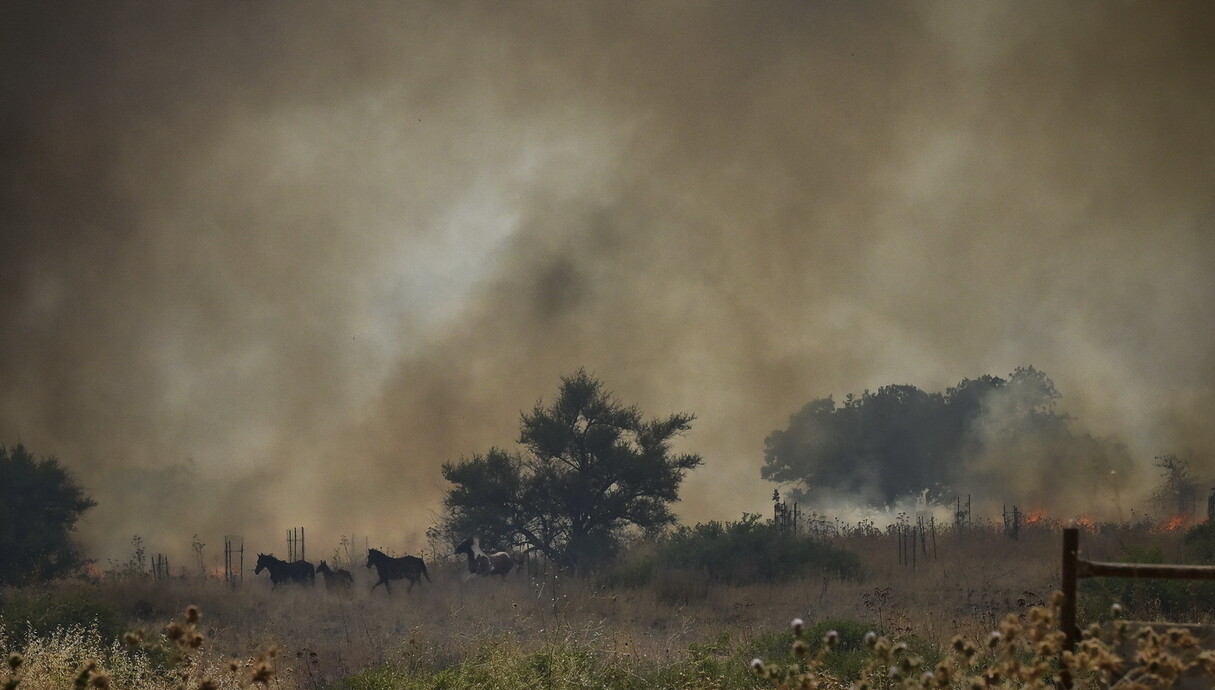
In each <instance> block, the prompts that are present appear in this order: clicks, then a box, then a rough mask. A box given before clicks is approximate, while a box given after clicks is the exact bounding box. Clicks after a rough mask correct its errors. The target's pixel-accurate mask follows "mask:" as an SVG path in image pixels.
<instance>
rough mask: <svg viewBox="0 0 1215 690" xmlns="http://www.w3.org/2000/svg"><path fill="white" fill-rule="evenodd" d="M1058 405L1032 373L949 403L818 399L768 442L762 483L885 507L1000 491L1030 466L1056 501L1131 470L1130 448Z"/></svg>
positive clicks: (920, 396)
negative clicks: (965, 488)
mask: <svg viewBox="0 0 1215 690" xmlns="http://www.w3.org/2000/svg"><path fill="white" fill-rule="evenodd" d="M1058 398H1059V392H1058V391H1057V390H1056V388H1055V384H1054V382H1052V381H1051V380H1050V378H1049V377H1047V376H1046V374H1044V373H1043V372H1041V371H1038V370H1037V369H1034V368H1033V367H1025V368H1018V369H1016V370H1015V371H1014V372H1013V373H1012V374H1011V375H1010V376H1009V377H1008V378H1007V379H1004V378H1000V377H996V376H982V377H980V378H977V379H965V380H963V381H961V382H960V383H959V384H958V385H957V386H954V387H951V388H948V389H947V390H946V391H945V393H943V394H942V393H926V392H924V391H921V390H919V389H918V388H916V387H914V386H907V385H891V386H883V387H881V388H879V389H878V390H877V392H870V391H865V392H864V393H862V394H861V395H859V396H854V395H851V394H849V395H848V396H847V397H846V398H845V400H844V402H843V404H842V405H837V404H836V402H835V401H834V400H833V399H832V398H831V397H827V398H822V399H819V400H814V401H812V402H810V403H809V404H808V405H806V406H805V407H804V408H802V410H801V411H799V412H798V413H797V414H795V415H793V416H792V417H790V419H789V426H788V427H787V428H786V429H782V430H777V431H773V432H772V433H771V434H769V435H768V437H767V438H766V439H765V446H764V465H763V467H762V468H761V476H763V477H764V478H765V479H768V480H771V481H774V482H782V483H791V484H792V485H793V486H794V487H795V489H794V492H793V493H794V496H795V498H799V499H801V498H808V499H813V498H815V497H816V496H820V495H823V494H827V493H835V494H846V495H848V496H852V497H858V498H860V499H861V500H862V501H864V502H866V503H868V504H870V505H874V506H882V505H888V504H889V503H890V502H892V501H894V500H896V499H897V498H899V497H902V496H906V495H909V494H914V493H918V492H920V491H923V490H925V489H928V490H930V492H936V493H944V492H946V491H949V490H951V489H954V488H956V487H957V486H958V485H959V484H960V483H967V484H968V485H978V486H1001V478H1002V477H1003V478H1006V477H1008V476H1009V475H1010V474H1011V473H1013V472H1014V470H1015V469H1016V468H1027V467H1031V466H1032V467H1033V468H1035V469H1036V470H1048V471H1049V475H1048V476H1049V481H1048V483H1046V484H1044V485H1043V486H1042V487H1034V488H1035V489H1039V488H1040V489H1041V491H1039V492H1038V493H1039V494H1041V493H1042V492H1047V493H1049V492H1050V491H1051V490H1052V486H1051V483H1052V482H1053V484H1054V490H1057V487H1058V486H1060V485H1062V484H1064V483H1066V482H1067V481H1070V480H1079V479H1080V477H1081V476H1082V475H1083V476H1087V477H1089V478H1091V477H1093V476H1098V475H1099V474H1100V472H1098V471H1097V470H1098V469H1104V470H1105V471H1106V474H1107V475H1108V470H1109V469H1112V468H1116V469H1123V468H1125V466H1127V465H1128V464H1129V459H1128V458H1127V457H1126V453H1125V449H1124V448H1122V447H1120V446H1118V445H1117V444H1113V443H1111V442H1109V441H1104V440H1100V439H1095V438H1093V437H1091V436H1089V435H1087V434H1083V433H1076V432H1073V431H1072V429H1071V427H1070V422H1071V420H1070V418H1068V417H1067V416H1066V415H1063V414H1060V413H1058V412H1056V411H1055V409H1054V406H1055V401H1056V400H1057V399H1058ZM1086 473H1087V474H1086ZM1026 481H1028V480H1026ZM1088 483H1089V484H1091V481H1090V482H1088ZM1002 488H1003V487H1002Z"/></svg>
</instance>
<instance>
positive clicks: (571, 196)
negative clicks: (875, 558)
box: [0, 2, 1215, 564]
mask: <svg viewBox="0 0 1215 690" xmlns="http://www.w3.org/2000/svg"><path fill="white" fill-rule="evenodd" d="M0 15H3V21H0V27H3V28H0V34H2V36H0V37H2V39H3V40H0V53H2V55H3V64H4V65H5V67H4V69H3V71H2V72H0V85H2V86H0V348H2V349H0V443H3V444H5V445H8V446H10V447H11V446H13V445H14V444H17V443H20V444H23V445H25V446H26V447H27V448H29V449H30V450H31V451H32V452H34V453H36V454H37V455H39V456H52V455H53V456H55V457H57V458H58V459H59V460H60V461H61V463H62V464H63V465H64V466H65V467H66V468H68V469H69V470H70V471H71V472H72V473H73V475H74V476H75V477H76V478H78V480H79V482H80V484H81V486H83V487H84V489H85V490H86V491H87V492H88V494H89V495H90V496H92V497H93V498H95V499H96V501H97V507H96V508H95V509H94V510H92V511H90V512H89V513H88V515H86V516H85V518H84V519H83V520H82V521H81V523H80V524H79V525H78V529H79V536H80V538H81V539H82V540H83V541H84V543H85V545H86V551H87V555H89V556H90V557H92V558H95V559H98V560H99V561H100V562H101V563H102V564H104V563H105V561H106V559H120V558H122V557H124V555H125V554H126V553H128V552H129V550H130V542H131V538H132V536H133V535H140V536H141V537H142V538H143V539H144V540H145V543H146V544H147V547H148V548H149V549H150V550H152V551H163V552H166V553H176V554H182V553H188V548H189V544H190V543H191V540H192V539H193V538H195V536H194V535H198V536H197V539H199V540H202V541H205V542H207V543H209V544H211V545H212V546H209V547H208V549H209V553H215V551H213V550H211V549H215V548H219V547H218V544H219V543H220V540H221V539H222V538H223V535H243V537H244V540H245V543H246V544H247V545H248V548H249V549H251V550H264V551H269V550H272V549H274V548H278V549H279V550H280V551H282V550H283V539H284V533H285V531H286V530H288V529H290V528H293V527H296V526H302V527H305V528H306V529H307V531H308V532H307V534H308V537H307V538H308V548H309V551H310V552H315V553H319V554H321V555H322V556H323V555H324V552H325V551H326V550H328V549H331V548H332V547H333V546H334V545H336V544H337V542H338V539H339V538H340V537H342V536H353V537H354V538H355V539H356V540H357V542H358V545H359V546H360V547H361V546H363V544H364V543H368V544H370V545H372V546H377V545H379V546H384V547H388V548H391V549H394V550H396V551H397V552H401V551H409V550H416V549H417V548H419V547H420V546H422V545H423V544H424V543H425V539H426V537H425V530H426V529H427V528H428V527H429V526H431V525H433V524H435V521H436V519H437V518H438V517H439V515H440V513H441V511H442V508H443V496H444V493H445V492H446V490H447V488H448V485H447V484H446V482H445V481H444V479H443V476H442V474H441V473H440V467H441V465H442V464H443V463H444V462H454V461H458V460H459V459H461V458H466V457H471V456H473V455H475V454H478V453H483V452H485V451H486V450H487V449H489V448H491V447H506V448H512V447H514V444H515V443H516V441H517V440H518V438H519V421H520V415H521V413H522V412H524V411H526V410H529V409H531V408H533V406H535V405H536V403H537V402H538V401H549V400H551V399H552V398H553V397H554V396H555V395H556V394H557V390H558V386H559V385H560V383H561V377H562V376H567V375H569V374H571V373H573V372H576V371H579V370H580V369H585V371H587V372H589V373H591V374H592V375H593V376H595V377H596V378H597V379H598V380H601V381H602V382H603V384H604V386H605V388H606V389H607V390H609V391H610V392H611V393H612V394H613V395H614V396H615V397H616V399H618V400H620V401H622V402H623V403H625V404H629V405H633V404H635V405H637V407H638V408H639V409H640V410H641V411H642V412H643V413H644V414H646V415H647V416H663V415H668V414H671V413H675V412H686V413H690V414H693V415H695V421H694V422H693V423H692V426H691V429H690V430H689V431H688V432H687V433H686V434H684V435H683V436H681V437H680V439H679V441H678V443H679V445H680V446H681V448H680V450H681V452H689V453H696V454H699V455H700V456H701V457H703V458H704V464H703V466H701V467H699V468H697V469H696V470H695V471H693V472H690V473H689V474H688V476H687V479H686V481H685V483H684V485H683V487H682V490H681V492H680V498H681V500H680V502H679V503H678V504H676V505H675V510H676V512H677V513H678V515H679V517H680V519H681V520H682V521H684V522H688V523H692V522H696V521H702V520H710V519H718V520H727V519H737V518H738V517H739V516H740V515H741V514H742V513H743V512H760V513H766V512H767V511H769V510H770V509H771V495H772V492H773V489H774V488H780V487H779V486H777V485H775V484H773V483H772V482H769V481H767V480H765V479H764V478H762V477H761V467H762V466H763V463H764V449H765V439H766V438H768V437H769V435H771V434H772V433H773V432H774V431H777V430H781V429H785V428H786V427H787V426H788V425H789V424H790V419H791V417H792V416H793V415H795V414H797V413H798V411H799V410H801V409H802V408H803V407H804V406H805V405H806V404H807V403H809V402H810V401H812V400H817V399H823V398H827V397H833V399H834V400H836V401H837V402H842V401H843V400H844V399H845V396H847V395H848V394H849V393H852V394H857V395H860V394H862V393H863V392H864V391H866V390H877V389H878V388H880V387H882V386H885V385H888V384H906V385H910V386H915V387H917V388H919V389H921V390H924V391H929V392H942V391H945V390H946V389H947V388H949V387H952V386H956V385H957V384H958V383H959V382H960V381H963V380H966V379H974V378H976V377H980V376H984V375H994V376H1001V377H1007V376H1009V375H1010V373H1011V372H1014V371H1015V370H1016V369H1017V368H1018V367H1030V366H1032V367H1035V368H1036V370H1037V371H1040V372H1044V373H1045V374H1046V375H1048V376H1049V377H1050V379H1051V380H1052V381H1053V383H1054V385H1055V386H1056V387H1057V390H1058V392H1059V397H1058V399H1057V400H1056V402H1055V409H1056V410H1057V411H1058V412H1059V413H1060V414H1065V415H1067V416H1068V417H1069V418H1070V423H1071V424H1072V425H1073V426H1074V428H1075V430H1076V432H1077V433H1083V434H1089V435H1091V436H1092V437H1093V438H1094V439H1099V440H1101V442H1102V443H1103V444H1106V445H1108V446H1118V447H1120V448H1122V449H1123V451H1124V452H1125V457H1126V458H1129V460H1130V461H1131V464H1130V465H1129V466H1127V467H1123V468H1122V472H1123V475H1124V476H1121V477H1119V478H1118V479H1116V480H1113V479H1110V478H1109V477H1108V476H1107V474H1108V471H1111V470H1109V469H1108V468H1107V467H1106V466H1105V465H1101V464H1100V463H1093V464H1092V467H1094V468H1097V469H1094V474H1093V475H1092V476H1089V475H1086V474H1084V473H1079V474H1077V475H1076V476H1075V477H1071V476H1070V475H1069V480H1070V479H1074V481H1073V482H1071V485H1070V486H1059V485H1058V482H1054V481H1053V480H1052V479H1051V477H1049V476H1044V475H1043V474H1042V473H1043V471H1044V469H1043V466H1042V464H1041V462H1040V458H1039V457H1038V456H1037V455H1034V454H1027V455H1025V456H1018V457H1008V456H1007V454H1005V455H1002V456H999V457H977V456H976V457H974V458H970V459H969V460H968V462H971V463H972V465H973V466H972V467H971V468H970V470H969V471H968V473H967V476H968V477H970V478H972V480H973V481H971V485H968V486H966V487H959V489H964V490H965V491H966V492H968V493H969V494H970V495H972V496H973V497H974V501H975V505H976V510H978V509H979V507H980V506H986V507H987V508H986V509H988V510H994V511H995V513H996V514H997V516H998V512H999V506H1000V505H1001V504H1003V503H1009V504H1012V503H1019V504H1020V505H1023V506H1024V507H1025V508H1026V509H1029V508H1034V509H1044V510H1048V511H1052V512H1054V513H1057V514H1060V515H1067V516H1074V515H1077V514H1080V513H1084V512H1086V511H1102V510H1105V511H1129V510H1132V509H1138V508H1139V507H1140V506H1141V505H1142V504H1143V502H1144V501H1145V500H1147V498H1148V493H1149V491H1150V490H1151V489H1152V488H1153V487H1154V486H1156V485H1157V484H1158V479H1159V472H1158V470H1157V469H1156V468H1154V467H1153V464H1152V463H1153V458H1155V457H1158V456H1161V455H1164V454H1175V455H1176V456H1178V457H1181V458H1184V459H1185V460H1187V461H1188V462H1190V463H1191V466H1192V468H1193V470H1194V474H1195V475H1196V476H1198V477H1200V478H1202V480H1203V481H1206V478H1207V477H1209V476H1210V473H1211V471H1212V470H1215V467H1212V461H1213V453H1212V451H1213V449H1215V431H1213V429H1215V427H1213V426H1212V424H1211V423H1210V420H1211V419H1212V418H1215V279H1213V275H1215V274H1213V269H1215V193H1213V190H1215V79H1212V78H1211V67H1212V65H1215V42H1212V41H1211V40H1210V37H1211V36H1212V35H1215V8H1213V7H1211V6H1209V5H1207V4H1205V3H1115V4H1110V3H1090V2H1085V3H1074V2H1030V3H1026V2H986V3H974V2H952V3H948V2H947V3H931V4H910V5H909V4H905V3H870V2H846V3H837V2H764V3H750V2H740V3H703V2H626V3H619V2H607V3H589V2H575V3H567V2H537V3H481V2H427V3H422V2H411V3H354V4H349V3H320V2H305V3H299V2H266V3H221V4H216V3H206V2H202V3H142V2H121V3H120V2H105V3H79V4H77V5H75V6H72V7H70V8H65V7H62V6H59V5H53V4H46V3H37V2H28V3H25V2H22V3H15V4H14V3H9V4H6V5H5V7H4V8H3V9H0ZM990 409H991V410H997V409H999V406H998V405H993V406H990ZM990 423H991V424H997V421H995V420H991V422H990ZM1103 447H1105V446H1103ZM1083 466H1087V465H1083ZM1119 467H1121V466H1119ZM1098 469H1099V471H1098ZM976 478H981V479H982V482H979V481H978V479H976ZM1046 485H1050V488H1051V490H1050V492H1046V493H1043V492H1042V491H1041V488H1042V487H1043V486H1046ZM1097 485H1101V486H1107V487H1108V488H1109V489H1110V491H1104V490H1103V491H1094V486H1097ZM925 488H927V487H925ZM1203 491H1204V494H1203V496H1205V491H1206V486H1205V485H1203ZM1035 498H1037V499H1040V500H1042V501H1049V502H1050V503H1051V505H1031V504H1032V503H1033V500H1034V499H1035ZM1094 501H1095V502H1097V503H1099V505H1098V504H1093V505H1090V503H1093V502H1094ZM847 505H848V498H847V496H845V497H843V498H842V499H840V502H839V503H838V504H833V508H835V509H840V510H843V509H845V508H846V507H847ZM856 505H858V506H859V505H860V502H859V501H858V502H857V504H856ZM993 506H994V508H993ZM803 507H804V508H805V509H814V508H816V506H803ZM823 507H825V506H819V508H823Z"/></svg>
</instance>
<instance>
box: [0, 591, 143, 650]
mask: <svg viewBox="0 0 1215 690" xmlns="http://www.w3.org/2000/svg"><path fill="white" fill-rule="evenodd" d="M125 625H126V621H125V620H124V619H123V616H122V615H121V613H120V612H119V610H118V607H117V606H115V605H114V604H112V603H110V602H108V601H105V600H104V599H103V598H102V596H101V594H100V593H99V592H98V591H97V589H96V588H94V587H91V586H88V585H84V584H65V585H64V586H62V587H58V588H48V589H14V590H9V591H8V592H6V593H5V596H4V599H3V604H0V631H3V633H4V634H5V636H7V637H8V638H9V639H11V640H13V641H15V642H17V643H24V642H25V641H27V640H29V639H31V638H33V637H46V636H48V635H50V634H51V633H53V632H55V631H56V630H58V629H64V628H71V627H76V628H81V629H85V628H91V629H93V630H95V631H96V632H97V634H99V635H100V636H101V637H102V639H103V640H105V641H106V642H107V643H108V642H111V641H114V640H117V639H119V638H120V637H121V636H122V634H123V632H125V627H124V626H125Z"/></svg>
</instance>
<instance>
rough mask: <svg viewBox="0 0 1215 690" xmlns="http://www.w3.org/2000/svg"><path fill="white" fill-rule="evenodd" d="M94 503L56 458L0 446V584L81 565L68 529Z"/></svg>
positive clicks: (44, 577)
mask: <svg viewBox="0 0 1215 690" xmlns="http://www.w3.org/2000/svg"><path fill="white" fill-rule="evenodd" d="M95 505H96V502H94V501H93V499H91V498H89V497H88V496H86V495H85V493H84V490H83V489H81V488H80V486H79V485H77V484H76V482H75V480H74V479H73V478H72V476H71V475H70V474H68V471H67V470H66V469H64V468H63V467H62V466H61V465H60V464H59V461H58V460H57V459H56V458H53V457H50V458H43V459H41V460H37V459H35V458H34V456H33V455H31V454H30V452H29V451H28V450H26V449H25V446H22V445H21V444H18V445H16V446H15V447H13V448H11V449H10V448H5V447H4V446H0V583H3V584H15V585H20V584H27V583H30V582H35V581H38V580H48V579H51V578H54V577H61V576H64V575H69V574H71V573H73V572H75V571H76V570H77V569H78V568H79V567H80V566H81V565H83V564H84V561H83V559H82V558H81V556H80V553H79V551H78V549H77V548H76V545H75V543H74V542H73V541H72V530H73V529H74V528H75V525H76V521H77V520H79V519H80V516H81V515H82V514H83V513H84V512H85V511H86V510H88V509H89V508H92V507H93V506H95Z"/></svg>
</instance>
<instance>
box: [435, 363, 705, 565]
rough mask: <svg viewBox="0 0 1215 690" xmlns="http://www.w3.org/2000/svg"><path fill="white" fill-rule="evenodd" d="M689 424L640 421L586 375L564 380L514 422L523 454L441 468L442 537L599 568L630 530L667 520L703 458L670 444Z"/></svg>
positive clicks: (497, 453)
mask: <svg viewBox="0 0 1215 690" xmlns="http://www.w3.org/2000/svg"><path fill="white" fill-rule="evenodd" d="M694 419H695V417H694V416H693V415H691V414H683V413H679V414H672V415H670V416H668V417H666V418H661V419H650V420H647V419H643V417H642V415H641V413H640V412H639V411H638V410H637V408H636V407H634V406H625V405H623V404H622V403H620V402H619V401H617V400H616V399H615V398H614V397H613V396H612V394H611V393H609V392H608V391H606V390H604V388H603V384H602V383H601V382H600V381H599V380H598V379H597V378H595V377H594V376H592V375H590V374H588V373H586V372H585V371H583V370H579V371H578V372H577V373H576V374H574V375H572V376H565V377H562V379H561V386H560V389H559V391H558V394H557V398H556V399H555V400H553V401H552V403H551V404H549V405H547V406H546V405H545V404H544V403H543V401H541V402H538V403H536V406H535V407H534V408H533V409H532V411H531V412H530V413H524V414H523V415H522V419H521V423H520V428H521V433H520V436H519V440H518V443H519V445H520V446H521V450H519V451H515V452H509V451H507V450H504V449H501V448H491V449H490V450H489V451H488V452H487V453H485V454H484V455H474V456H473V457H471V458H462V459H461V460H460V461H459V462H454V463H451V462H449V463H444V465H443V476H444V478H446V479H447V481H449V482H450V483H451V484H452V488H451V489H450V490H449V491H448V493H447V496H446V498H445V500H444V505H445V507H446V508H447V511H448V512H447V518H446V525H445V527H446V531H447V532H448V533H450V534H453V535H475V536H479V537H480V538H481V539H482V540H483V541H485V542H486V543H488V544H500V545H508V544H509V545H513V546H522V547H524V548H528V549H532V550H538V551H540V552H543V553H544V554H546V555H547V556H548V557H549V558H550V559H552V560H553V561H555V562H556V563H558V564H560V565H562V566H567V567H579V566H591V565H594V564H596V563H600V562H602V561H604V560H606V559H608V558H610V557H611V556H612V554H613V553H614V552H615V550H616V548H617V546H618V545H619V542H620V539H621V537H622V536H623V535H624V534H625V533H626V532H628V531H629V530H630V529H632V530H642V531H646V530H649V531H654V530H659V529H661V528H663V527H666V526H668V525H670V524H673V523H674V522H675V515H674V513H672V512H671V508H670V505H671V504H672V503H674V502H675V501H678V500H679V486H680V484H681V483H682V482H683V478H684V475H685V474H686V473H687V472H688V471H689V470H692V469H694V468H696V467H698V466H699V465H700V464H701V463H702V459H701V458H700V456H698V455H694V454H686V453H674V452H673V450H672V445H671V444H672V441H673V440H674V438H675V437H676V436H678V435H680V434H682V433H683V432H685V431H687V430H688V429H689V428H690V427H691V423H692V421H693V420H694Z"/></svg>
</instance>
